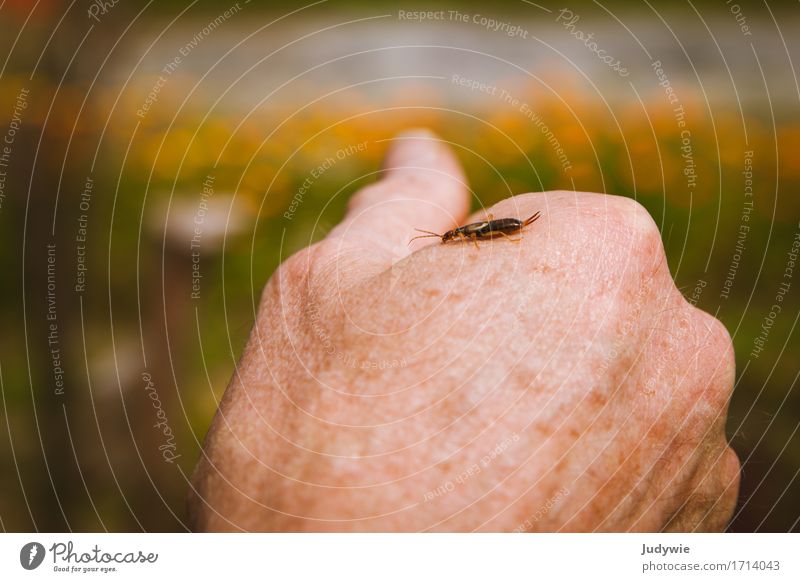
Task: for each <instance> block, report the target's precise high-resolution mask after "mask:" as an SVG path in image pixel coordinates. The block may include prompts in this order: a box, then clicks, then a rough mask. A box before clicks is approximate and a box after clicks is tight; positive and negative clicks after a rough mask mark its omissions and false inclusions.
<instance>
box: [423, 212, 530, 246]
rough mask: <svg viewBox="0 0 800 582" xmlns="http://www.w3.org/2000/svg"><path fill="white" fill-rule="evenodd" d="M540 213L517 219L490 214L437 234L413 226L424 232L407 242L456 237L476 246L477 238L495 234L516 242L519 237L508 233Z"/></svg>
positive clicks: (485, 237) (446, 240) (521, 226)
mask: <svg viewBox="0 0 800 582" xmlns="http://www.w3.org/2000/svg"><path fill="white" fill-rule="evenodd" d="M540 214H541V213H539V212H537V213H536V214H534V215H533V216H531V217H530V218H527V219H525V220H519V219H518V218H498V219H497V220H495V218H494V216H492V215H491V214H490V215H489V216H488V217H487V219H486V220H484V221H482V222H473V223H472V224H467V225H464V226H459V227H457V228H454V229H453V230H448V231H447V232H445V233H444V234H438V233H435V232H430V231H428V230H421V229H419V228H415V229H414V230H416V231H418V232H424V233H425V234H422V235H419V236H415V237H414V238H412V239H411V240H410V241H408V244H411V242H412V241H415V240H417V239H418V238H428V237H434V236H435V237H438V238H440V239H442V243H446V242H448V241H451V240H456V239H458V240H462V241H464V240H468V239H469V240H472V242H473V243H475V246H476V247H477V246H478V240H485V239H488V238H494V237H496V236H504V237H506V238H507V239H508V240H510V241H513V242H518V241H519V240H520V239H513V238H511V237H510V236H508V235H509V234H514V233H515V232H519V231H520V230H522V229H523V228H525V227H526V226H528V225H529V224H531V223H533V222H535V221H536V219H538V218H539V216H540Z"/></svg>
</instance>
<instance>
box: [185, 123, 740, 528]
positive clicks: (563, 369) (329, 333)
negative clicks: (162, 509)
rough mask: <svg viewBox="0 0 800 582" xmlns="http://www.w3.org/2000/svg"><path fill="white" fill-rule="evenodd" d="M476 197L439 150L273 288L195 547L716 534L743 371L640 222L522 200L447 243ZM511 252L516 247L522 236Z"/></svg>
mask: <svg viewBox="0 0 800 582" xmlns="http://www.w3.org/2000/svg"><path fill="white" fill-rule="evenodd" d="M468 202H469V198H468V194H467V190H466V187H465V185H464V177H463V174H462V171H461V169H460V168H459V166H458V163H457V161H456V159H455V158H454V156H453V155H452V153H451V152H450V150H449V149H448V148H447V147H446V146H445V145H444V144H442V143H441V142H439V141H438V140H437V139H436V138H435V136H433V135H432V134H430V133H426V132H417V133H410V134H403V135H401V136H398V138H397V140H396V143H395V145H394V147H393V148H392V149H391V151H390V153H389V154H388V157H387V162H386V172H385V175H384V177H383V178H382V180H381V181H379V182H377V183H375V184H373V185H371V186H368V187H367V188H365V189H363V190H362V191H361V192H359V193H358V194H357V195H356V196H355V197H354V198H353V200H352V202H351V206H350V209H349V212H348V214H347V216H346V218H345V220H344V221H343V222H342V223H341V224H340V225H339V226H338V227H337V228H336V229H335V230H334V231H333V232H331V234H330V235H329V236H328V237H327V238H326V239H325V240H324V241H322V242H320V243H318V244H315V245H313V246H311V247H309V248H307V249H304V250H302V251H300V252H299V253H297V254H296V255H294V256H293V257H291V258H290V259H289V260H287V261H285V262H284V263H283V264H282V265H281V266H280V268H279V269H278V271H277V272H276V273H275V274H274V275H273V277H272V278H271V279H270V281H269V282H268V284H267V285H266V287H265V289H264V293H263V296H262V299H261V304H260V308H259V312H258V317H257V320H256V323H255V327H254V329H253V332H252V335H251V338H250V341H249V343H248V345H247V347H246V349H245V352H244V355H243V356H242V359H241V362H240V364H239V366H238V371H237V374H236V375H235V376H234V378H233V380H232V382H231V385H230V386H229V388H228V390H227V392H226V394H225V397H224V399H223V402H222V404H221V406H220V409H219V411H218V414H217V416H216V418H215V420H214V422H213V425H212V427H211V429H210V431H209V434H208V436H207V439H206V444H205V451H204V457H203V458H202V459H201V462H200V464H199V465H198V468H197V469H196V471H195V474H194V476H193V493H192V494H191V495H190V516H191V520H192V523H193V526H194V527H195V528H196V529H199V530H238V529H244V530H267V531H314V530H333V531H343V530H349V531H353V530H361V531H363V530H369V531H376V530H377V531H387V530H388V531H420V530H436V531H474V530H480V531H487V530H489V531H523V530H533V531H595V530H610V531H628V530H642V531H657V530H681V531H686V530H720V529H723V528H724V527H725V525H726V523H727V521H728V519H729V517H730V515H731V512H732V510H733V507H734V505H735V501H736V496H737V490H738V481H739V463H738V459H737V457H736V455H735V453H734V452H733V451H732V449H730V448H729V447H728V445H727V442H726V440H725V433H724V426H725V420H726V411H727V403H728V398H729V396H730V391H731V389H732V384H733V375H734V358H733V351H732V346H731V341H730V338H729V336H728V334H727V332H726V331H725V328H724V327H723V326H722V324H720V322H719V321H717V320H716V319H714V318H713V317H711V316H710V315H708V314H706V313H704V312H702V311H700V310H698V309H696V308H694V307H693V306H692V305H690V304H689V303H687V302H686V301H685V300H684V298H683V296H682V295H681V294H680V292H679V291H678V290H677V289H676V288H675V285H674V283H673V280H672V277H671V276H670V273H669V269H668V266H667V263H666V260H665V257H664V250H663V246H662V244H661V239H660V234H659V231H658V228H657V227H656V225H655V223H654V222H653V220H652V219H651V218H650V216H649V215H648V214H647V212H646V211H645V210H644V209H643V208H642V207H641V206H640V205H638V204H637V203H636V202H634V201H632V200H630V199H626V198H620V197H615V196H607V195H602V194H589V193H580V192H544V193H535V194H525V195H520V196H515V197H513V198H509V199H507V200H504V201H502V202H500V203H499V204H497V205H496V206H494V207H493V208H490V209H488V210H487V211H486V212H481V213H479V214H478V215H477V216H476V217H473V218H471V219H468V222H472V221H474V220H478V219H480V218H483V217H485V216H486V214H488V213H491V214H493V215H494V217H495V218H504V217H516V218H526V217H528V216H530V215H532V214H533V213H534V212H537V211H540V212H541V213H542V217H541V218H540V219H539V220H538V221H537V222H535V223H534V224H532V225H530V226H528V227H526V228H525V229H524V230H523V231H522V233H521V236H522V241H520V242H518V243H515V242H512V241H510V240H506V239H504V238H499V239H493V240H491V241H486V242H480V241H479V243H478V244H479V245H480V248H475V246H474V245H473V244H472V243H468V242H453V243H448V244H441V243H440V241H438V240H436V239H422V240H419V241H415V242H414V243H412V245H411V247H410V248H409V247H408V244H407V243H408V241H409V239H410V238H411V237H412V236H414V235H415V234H417V233H415V232H414V228H415V227H416V228H421V229H425V230H431V231H435V232H442V231H444V230H448V229H450V228H453V225H454V224H457V223H463V219H464V218H465V215H466V213H467V210H468ZM517 236H519V235H517Z"/></svg>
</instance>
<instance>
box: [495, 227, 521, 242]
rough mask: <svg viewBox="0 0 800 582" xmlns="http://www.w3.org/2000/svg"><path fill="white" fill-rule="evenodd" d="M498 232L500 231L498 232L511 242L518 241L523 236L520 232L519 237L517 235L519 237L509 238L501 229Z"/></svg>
mask: <svg viewBox="0 0 800 582" xmlns="http://www.w3.org/2000/svg"><path fill="white" fill-rule="evenodd" d="M499 232H500V234H502V235H503V236H504V237H506V238H507V239H508V240H510V241H511V242H515V243H518V242H520V241H521V240H522V239H523V238H524V237H523V236H522V235H521V234H520V237H519V238H511V237H510V236H508V235H507V234H506V233H504V232H503V231H502V230H501V231H499Z"/></svg>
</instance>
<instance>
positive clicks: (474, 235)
mask: <svg viewBox="0 0 800 582" xmlns="http://www.w3.org/2000/svg"><path fill="white" fill-rule="evenodd" d="M471 238H472V242H473V243H474V244H475V248H476V249H480V248H481V247H480V246H478V235H477V234H473V235H471Z"/></svg>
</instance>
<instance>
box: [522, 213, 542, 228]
mask: <svg viewBox="0 0 800 582" xmlns="http://www.w3.org/2000/svg"><path fill="white" fill-rule="evenodd" d="M540 215H541V212H537V213H536V214H534V215H533V216H531V217H530V218H528V219H527V220H526V221H525V222H523V223H522V226H528V225H529V224H530V223H532V222H536V219H537V218H539V216H540Z"/></svg>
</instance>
